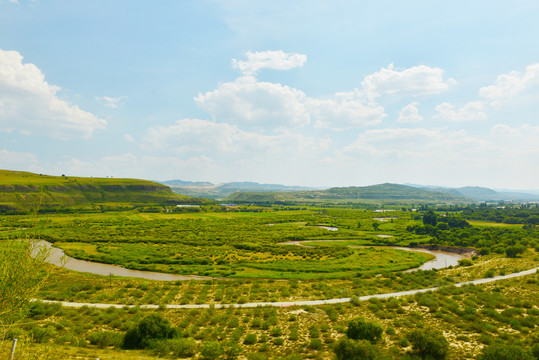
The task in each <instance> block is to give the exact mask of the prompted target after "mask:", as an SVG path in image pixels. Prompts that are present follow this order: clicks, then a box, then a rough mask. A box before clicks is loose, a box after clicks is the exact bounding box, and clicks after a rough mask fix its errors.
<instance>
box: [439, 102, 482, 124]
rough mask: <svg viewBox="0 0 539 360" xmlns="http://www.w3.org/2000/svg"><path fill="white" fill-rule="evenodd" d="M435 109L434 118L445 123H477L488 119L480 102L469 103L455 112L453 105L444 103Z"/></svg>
mask: <svg viewBox="0 0 539 360" xmlns="http://www.w3.org/2000/svg"><path fill="white" fill-rule="evenodd" d="M435 109H436V112H437V114H436V115H435V116H434V117H435V118H440V119H442V120H446V121H479V120H486V119H487V118H488V116H487V114H486V113H485V111H484V109H485V106H484V104H483V103H482V102H481V101H470V102H469V103H467V104H466V105H464V106H462V107H461V108H460V109H456V110H455V106H454V105H452V104H450V103H448V102H444V103H441V104H439V105H437V106H436V108H435Z"/></svg>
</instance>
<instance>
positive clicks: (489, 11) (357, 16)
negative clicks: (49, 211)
mask: <svg viewBox="0 0 539 360" xmlns="http://www.w3.org/2000/svg"><path fill="white" fill-rule="evenodd" d="M538 17H539V3H537V2H535V1H531V0H528V1H517V2H507V3H504V2H501V3H499V2H498V3H492V2H487V1H484V0H481V1H476V2H469V1H467V2H464V1H456V2H451V3H447V2H432V1H426V0H424V1H416V2H413V3H408V2H407V3H395V2H385V1H382V2H373V1H371V2H368V1H367V2H356V1H342V2H338V3H335V2H330V1H306V0H302V1H295V2H289V1H276V2H271V3H259V2H247V1H238V0H230V1H209V0H208V1H182V2H173V3H167V4H166V5H163V6H156V5H154V4H150V3H144V2H141V3H139V2H130V1H125V0H119V1H115V2H106V1H102V0H98V1H93V2H83V3H80V2H79V3H72V2H63V1H54V0H53V1H47V2H44V1H41V0H34V1H28V0H0V168H2V169H13V170H22V171H31V172H36V173H48V174H51V175H60V174H69V175H72V176H94V177H96V176H98V177H107V176H113V177H116V178H118V177H128V178H140V179H169V180H172V179H181V180H187V179H197V180H190V181H209V182H212V183H224V182H234V181H252V182H258V183H263V184H282V185H287V186H307V187H318V188H319V187H324V188H326V187H327V188H329V187H337V186H366V185H373V184H380V183H387V182H388V183H397V184H425V185H432V186H445V187H463V186H481V187H487V188H491V189H513V190H512V191H522V189H528V190H529V191H534V189H537V188H538V187H537V186H538V185H537V184H539V145H538V143H539V141H538V140H539V101H538V100H539V47H537V46H533V43H534V41H535V39H537V38H539V24H538V23H537V21H536V19H537V18H538Z"/></svg>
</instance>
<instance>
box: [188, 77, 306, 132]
mask: <svg viewBox="0 0 539 360" xmlns="http://www.w3.org/2000/svg"><path fill="white" fill-rule="evenodd" d="M305 100H306V96H305V94H304V93H303V92H302V91H300V90H297V89H294V88H290V87H288V86H283V85H281V84H275V83H270V82H259V81H257V80H256V79H255V78H254V77H252V76H242V77H239V78H237V79H236V80H235V81H234V82H228V83H224V84H221V85H219V87H218V88H217V89H216V90H213V91H210V92H207V93H205V94H198V96H197V97H196V98H195V102H196V103H197V105H198V106H199V107H200V108H201V109H202V110H204V111H206V112H208V113H209V114H211V116H213V118H215V119H218V120H219V121H226V122H230V123H234V124H242V125H250V126H262V125H268V126H272V127H280V126H303V125H305V124H307V123H309V121H310V117H309V114H308V112H307V111H306V109H305V105H304V104H305Z"/></svg>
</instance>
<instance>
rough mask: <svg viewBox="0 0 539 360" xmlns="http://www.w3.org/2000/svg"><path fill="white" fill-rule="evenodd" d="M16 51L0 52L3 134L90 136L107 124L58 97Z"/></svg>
mask: <svg viewBox="0 0 539 360" xmlns="http://www.w3.org/2000/svg"><path fill="white" fill-rule="evenodd" d="M22 60H23V57H22V56H21V54H19V53H18V52H17V51H4V50H1V49H0V126H1V127H2V129H3V130H4V131H20V132H22V133H26V134H28V133H44V134H46V135H49V136H51V137H55V138H59V139H67V138H70V137H73V136H75V137H84V138H88V137H90V136H91V135H92V134H93V132H94V131H95V130H98V129H104V128H105V127H106V125H107V122H106V121H105V120H103V119H99V118H98V117H96V116H95V115H93V114H91V113H89V112H87V111H84V110H81V109H80V108H79V107H78V106H77V105H70V104H69V103H67V102H66V101H64V100H61V99H60V98H58V96H57V93H58V91H59V90H60V88H59V87H57V86H54V85H49V84H48V83H47V82H46V81H45V76H44V75H43V73H42V72H41V71H40V70H39V69H38V68H37V67H36V66H35V65H34V64H29V63H26V64H23V62H22Z"/></svg>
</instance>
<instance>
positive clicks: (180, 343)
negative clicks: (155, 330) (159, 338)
mask: <svg viewBox="0 0 539 360" xmlns="http://www.w3.org/2000/svg"><path fill="white" fill-rule="evenodd" d="M166 343H167V344H168V346H169V349H170V352H171V353H172V355H174V356H177V357H180V358H186V357H192V356H195V354H196V348H197V342H196V341H195V339H191V338H185V339H169V340H167V341H166Z"/></svg>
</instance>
